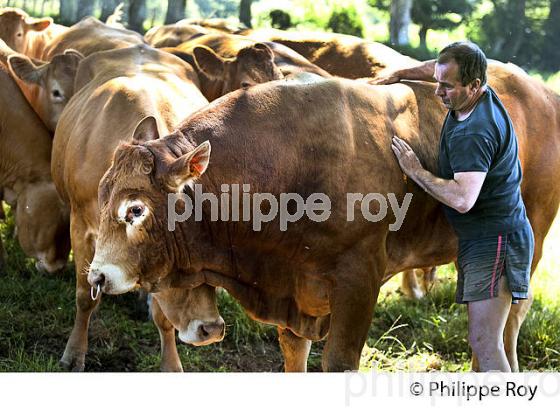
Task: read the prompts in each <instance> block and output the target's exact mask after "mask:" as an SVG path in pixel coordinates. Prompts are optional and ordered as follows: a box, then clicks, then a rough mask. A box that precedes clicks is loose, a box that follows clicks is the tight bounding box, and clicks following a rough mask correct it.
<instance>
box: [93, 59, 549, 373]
mask: <svg viewBox="0 0 560 410" xmlns="http://www.w3.org/2000/svg"><path fill="white" fill-rule="evenodd" d="M489 78H490V85H491V86H492V87H493V88H494V89H495V90H496V91H497V93H498V94H499V95H500V97H501V99H502V101H503V102H504V105H505V106H506V108H507V109H508V111H509V113H510V114H511V117H512V119H513V122H514V125H515V127H516V131H517V135H518V138H519V152H520V158H521V162H522V166H523V172H524V179H523V185H522V192H523V197H524V201H525V204H526V206H527V213H528V216H529V218H530V220H531V224H532V226H533V230H534V233H535V243H536V245H535V259H534V262H533V271H534V269H535V267H536V264H537V262H538V260H539V259H540V257H541V253H542V243H543V240H544V237H545V235H546V233H547V231H548V229H549V227H550V225H551V223H552V221H553V219H554V216H555V214H556V211H557V209H558V204H559V203H560V186H558V185H557V184H552V185H551V184H550V182H549V181H554V180H556V179H557V177H558V175H559V173H560V141H558V134H559V132H560V97H559V96H558V95H555V94H554V93H553V92H551V91H550V90H548V89H546V88H545V87H544V86H542V85H541V84H540V83H538V82H536V81H535V80H533V79H531V78H530V77H529V76H527V75H526V74H525V73H523V72H522V71H521V70H520V69H518V68H516V67H513V66H511V65H503V64H493V65H491V67H490V70H489ZM434 90H435V87H434V86H433V85H431V84H427V83H408V84H394V85H390V86H368V85H364V84H360V83H358V82H354V81H350V80H340V79H336V80H332V79H331V80H317V81H316V82H314V83H313V82H307V83H301V82H298V81H276V82H272V83H268V84H262V85H259V86H256V87H254V88H252V89H250V90H248V91H246V92H234V93H231V94H228V95H227V96H225V97H224V98H222V99H220V100H219V103H215V104H212V105H211V106H210V107H208V108H207V109H202V110H200V111H199V112H198V113H196V114H194V115H192V116H191V117H190V118H188V119H187V120H186V121H185V122H184V123H183V124H182V125H181V126H180V127H179V131H177V132H175V133H173V134H171V135H169V136H166V137H164V138H161V139H160V138H158V132H157V130H156V129H155V127H149V124H150V123H152V124H153V121H151V122H150V119H147V120H144V121H143V122H141V123H140V125H139V127H142V129H144V130H145V129H146V128H151V131H150V132H148V134H151V136H152V138H153V139H154V140H153V141H149V142H147V143H144V144H141V145H140V146H137V145H127V144H124V145H121V146H120V147H119V148H118V149H117V151H116V152H115V155H114V163H113V165H112V167H111V168H110V170H109V171H108V172H107V174H106V175H105V177H104V179H103V180H102V182H101V184H100V196H99V201H100V207H101V209H102V214H101V221H100V230H99V236H98V241H97V248H96V253H95V258H94V259H93V261H92V264H91V268H90V271H89V274H88V280H89V282H90V283H91V284H92V285H93V286H98V285H101V287H102V289H103V291H105V292H108V293H120V292H125V291H127V290H131V289H133V288H135V287H136V286H142V287H144V288H146V289H150V288H151V287H152V286H157V287H158V289H163V288H165V287H166V286H169V285H168V284H172V283H176V282H178V281H183V286H187V285H190V286H193V285H198V284H201V283H208V284H211V285H213V286H221V287H224V288H225V289H226V290H227V291H228V292H229V293H230V294H232V295H233V296H234V297H235V298H237V299H238V300H239V301H240V303H241V304H242V305H243V306H244V308H245V309H246V310H247V311H248V313H249V314H250V315H251V316H252V317H253V318H255V319H258V320H261V321H264V322H268V323H273V324H276V325H277V326H278V327H279V329H280V332H279V335H280V344H281V347H282V350H283V352H284V355H285V358H286V360H287V362H286V369H287V370H304V369H305V367H306V358H307V354H308V351H309V340H319V339H321V338H323V337H326V338H327V342H326V345H325V349H324V352H323V368H324V370H328V371H340V370H347V369H357V368H358V364H359V358H360V352H361V350H362V347H363V344H364V342H365V340H366V337H367V332H368V329H369V325H370V323H371V319H372V315H373V310H374V306H375V302H376V299H377V295H378V292H379V288H380V286H381V283H382V281H383V278H384V277H386V276H387V275H389V274H391V273H395V272H399V271H402V270H405V269H409V268H413V267H418V266H430V265H439V264H443V263H448V262H450V261H452V260H454V259H455V257H456V252H457V239H456V236H455V234H454V233H453V231H452V229H451V227H450V226H449V224H448V223H447V221H446V218H445V216H444V214H443V212H442V210H441V205H440V204H439V203H438V202H437V201H435V200H434V199H433V198H431V197H430V196H429V195H427V194H426V193H425V192H423V190H422V189H420V188H419V187H418V186H417V185H415V184H414V183H413V182H412V181H410V179H405V178H403V174H402V171H401V170H400V168H399V166H398V164H397V161H396V159H395V157H394V155H393V153H392V152H391V148H390V147H391V138H392V137H393V135H394V134H395V133H396V134H398V135H399V136H403V138H404V139H406V140H407V141H408V142H409V144H410V145H411V146H412V147H413V148H414V150H415V152H417V153H418V155H419V157H420V159H421V161H422V163H423V164H424V165H425V166H426V167H427V169H429V170H430V171H431V172H435V170H436V164H437V152H438V144H439V127H440V125H441V123H442V121H443V117H444V114H445V110H444V107H443V106H442V105H441V104H440V103H438V102H437V99H436V97H435V96H434ZM333 101H335V102H336V103H333ZM147 126H148V127H147ZM144 135H145V131H144ZM210 146H211V147H212V155H211V160H210V165H209V166H208V163H209V159H210ZM342 164H344V165H342ZM140 165H142V167H141V171H140V170H139V169H140ZM206 167H208V172H206V173H204V171H205V170H206ZM196 179H198V182H199V183H200V184H201V186H202V190H203V191H204V192H205V193H213V194H214V195H217V196H220V195H221V194H222V193H223V192H224V188H223V187H220V185H221V184H249V185H250V192H251V193H270V194H272V195H273V198H275V199H276V201H278V198H279V196H280V194H281V193H297V194H299V195H300V196H301V197H303V199H304V200H305V199H307V198H308V197H309V196H310V194H311V193H324V194H326V195H327V196H328V198H329V199H330V202H331V204H332V205H331V207H330V210H331V211H330V215H327V216H328V218H327V219H326V220H325V218H323V222H320V223H318V222H312V221H311V220H310V219H309V218H308V217H301V218H300V219H299V220H298V221H297V222H294V223H292V224H291V225H290V226H289V227H288V229H287V231H285V232H283V231H281V230H280V229H279V226H278V222H277V219H275V220H273V221H272V222H269V223H267V224H265V225H264V226H263V227H262V229H261V230H255V229H254V221H253V220H251V221H249V222H245V221H246V220H247V219H246V218H245V217H244V218H243V221H240V222H237V220H238V219H239V218H233V217H230V218H229V219H225V220H224V218H223V217H222V219H221V221H217V222H213V220H214V218H215V217H212V210H211V209H210V208H211V206H210V202H209V201H205V202H203V203H202V213H201V214H200V215H201V218H202V222H197V221H196V220H195V218H192V217H191V218H185V217H183V218H179V217H177V220H178V221H182V222H178V223H176V224H175V225H174V228H175V229H174V230H171V229H170V227H171V225H168V224H170V220H169V219H168V212H173V211H175V212H176V213H177V215H179V216H184V215H183V213H182V212H183V211H184V210H185V203H188V201H187V200H186V199H184V200H185V201H187V202H185V203H184V202H182V201H181V200H177V202H175V200H176V198H175V199H174V200H173V201H171V202H170V203H169V202H168V201H169V195H168V194H169V193H173V192H179V190H180V189H181V188H182V186H184V185H185V184H186V185H189V186H191V187H192V185H193V182H194V181H195V180H196ZM132 181H134V182H132ZM233 187H234V185H231V189H230V190H229V191H228V192H232V200H231V203H232V204H233V203H234V202H233V201H234V200H233V189H234V188H233ZM197 189H198V188H197V187H196V186H195V188H194V191H195V192H196V190H197ZM188 192H189V194H188V198H190V201H191V202H192V201H193V197H194V199H195V208H196V194H193V193H191V191H188ZM348 193H361V194H364V195H365V194H367V193H377V194H378V196H379V195H381V196H382V197H385V198H387V197H389V199H390V195H394V197H393V202H395V201H394V200H396V204H395V205H399V204H403V201H404V198H405V194H406V193H412V194H413V199H412V201H411V203H410V207H409V208H408V211H407V216H406V218H405V219H404V223H403V224H402V226H401V227H400V229H398V230H390V229H389V228H390V226H389V225H390V224H391V223H393V217H392V215H391V216H390V217H387V218H384V219H382V220H381V221H378V222H377V223H370V222H367V221H366V220H365V219H364V217H363V216H362V215H363V213H362V210H363V209H364V206H363V205H364V203H362V204H361V205H362V206H360V202H359V201H357V202H356V201H354V200H352V201H350V202H349V206H348V197H347V194H348ZM183 198H185V197H183ZM253 201H255V199H253ZM261 201H262V199H261ZM240 202H241V200H239V202H236V203H237V204H239V203H240ZM314 203H315V204H316V201H315V202H314ZM323 203H324V200H323ZM381 203H382V201H381V200H376V201H368V202H365V210H366V211H367V210H368V208H369V211H370V212H371V213H373V214H376V213H377V212H380V210H381V208H382V206H381V205H382V204H381ZM170 204H171V205H173V204H175V205H176V206H175V209H173V207H169V206H170ZM260 204H261V205H262V202H260ZM385 205H386V206H387V203H386V202H385ZM399 206H400V205H399ZM392 207H393V206H392ZM230 208H231V209H233V205H231V207H230ZM221 209H224V208H221ZM252 209H253V210H255V209H259V205H257V206H256V208H255V205H254V203H253V207H252ZM270 209H272V206H271V205H270V206H266V207H264V208H263V207H262V206H261V207H260V210H261V212H262V213H267V212H268V211H269V210H270ZM312 209H313V208H312ZM315 209H317V208H315ZM393 209H394V208H393ZM352 211H353V214H354V215H355V218H354V219H353V218H350V217H349V214H348V212H351V213H352ZM253 212H254V211H253ZM308 212H309V211H308ZM293 213H294V209H292V210H290V214H293ZM187 215H188V214H187ZM230 215H233V213H231V214H230ZM319 215H321V214H319ZM366 215H367V213H366ZM253 216H254V215H253ZM308 216H309V213H308ZM315 216H317V213H315ZM323 216H324V213H323ZM123 217H124V218H125V219H124V222H123V219H122V218H123ZM126 218H128V220H129V221H130V222H129V223H130V225H131V226H132V228H129V227H128V226H129V224H127V223H126V220H127V219H126ZM350 220H352V222H350ZM156 243H167V244H169V245H171V244H173V249H174V250H175V252H174V253H173V254H169V255H161V254H160V253H158V252H157V251H154V250H153V247H154V245H155V244H156ZM109 250H110V252H109ZM154 258H157V261H158V262H157V265H156V266H158V267H161V266H167V267H168V268H167V269H154V268H155V265H154V262H153V260H154ZM179 270H181V271H182V273H181V274H179V275H178V274H177V272H178V271H179ZM189 281H190V283H189ZM529 305H530V301H523V302H521V303H520V304H519V305H513V306H512V308H511V313H510V318H509V319H508V325H507V329H506V332H505V336H504V339H505V344H506V350H507V352H508V353H507V354H508V358H509V361H510V363H511V364H512V369H513V370H517V369H518V366H517V357H516V353H515V346H516V339H517V335H518V333H519V326H520V325H521V322H522V321H523V319H524V316H525V314H526V311H527V309H528V306H529ZM305 339H307V340H308V341H306V340H305Z"/></svg>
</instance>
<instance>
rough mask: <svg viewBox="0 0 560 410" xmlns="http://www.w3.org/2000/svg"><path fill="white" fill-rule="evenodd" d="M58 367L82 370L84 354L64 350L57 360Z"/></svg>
mask: <svg viewBox="0 0 560 410" xmlns="http://www.w3.org/2000/svg"><path fill="white" fill-rule="evenodd" d="M58 364H59V365H60V367H62V368H63V369H64V370H66V371H67V372H83V371H84V369H85V367H86V366H85V355H81V354H78V355H75V356H73V355H70V354H67V353H66V352H64V356H62V359H60V361H59V362H58Z"/></svg>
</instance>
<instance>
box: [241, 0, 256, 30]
mask: <svg viewBox="0 0 560 410" xmlns="http://www.w3.org/2000/svg"><path fill="white" fill-rule="evenodd" d="M252 3H253V0H241V2H240V3H239V21H240V22H241V23H243V24H245V25H246V26H247V27H249V28H251V27H253V26H252V25H251V4H252Z"/></svg>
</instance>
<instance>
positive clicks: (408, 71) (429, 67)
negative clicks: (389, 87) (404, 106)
mask: <svg viewBox="0 0 560 410" xmlns="http://www.w3.org/2000/svg"><path fill="white" fill-rule="evenodd" d="M435 67H436V60H428V61H425V62H423V63H422V64H420V65H417V66H415V67H410V68H403V69H401V70H394V71H390V72H388V73H386V74H382V75H381V76H379V77H377V78H374V79H373V80H371V81H369V83H370V84H373V85H382V84H393V83H398V82H399V81H401V80H415V81H428V82H432V83H433V82H435V79H434V70H435Z"/></svg>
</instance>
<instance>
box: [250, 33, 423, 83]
mask: <svg viewBox="0 0 560 410" xmlns="http://www.w3.org/2000/svg"><path fill="white" fill-rule="evenodd" d="M240 33H241V34H243V35H247V36H248V37H250V38H252V39H254V40H256V41H273V42H275V43H280V44H283V45H285V46H288V47H290V48H291V49H293V50H295V51H296V52H298V53H299V54H301V55H302V56H304V57H305V58H307V59H308V60H309V61H311V62H312V63H313V64H316V65H318V66H319V67H321V68H322V69H324V70H326V71H328V72H329V73H330V74H332V75H336V76H340V77H344V78H352V79H356V78H362V77H376V76H378V75H380V74H382V72H383V70H385V69H386V68H390V69H396V68H400V67H408V66H411V65H415V64H417V63H418V62H417V61H416V60H414V59H412V58H410V57H406V56H404V55H402V54H400V53H398V52H397V51H395V50H393V49H392V48H389V47H387V46H385V45H383V44H380V43H376V42H372V41H366V40H364V39H362V38H359V37H354V36H349V35H345V34H337V33H316V32H292V31H282V30H276V29H266V30H265V29H263V30H245V31H242V32H240Z"/></svg>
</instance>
